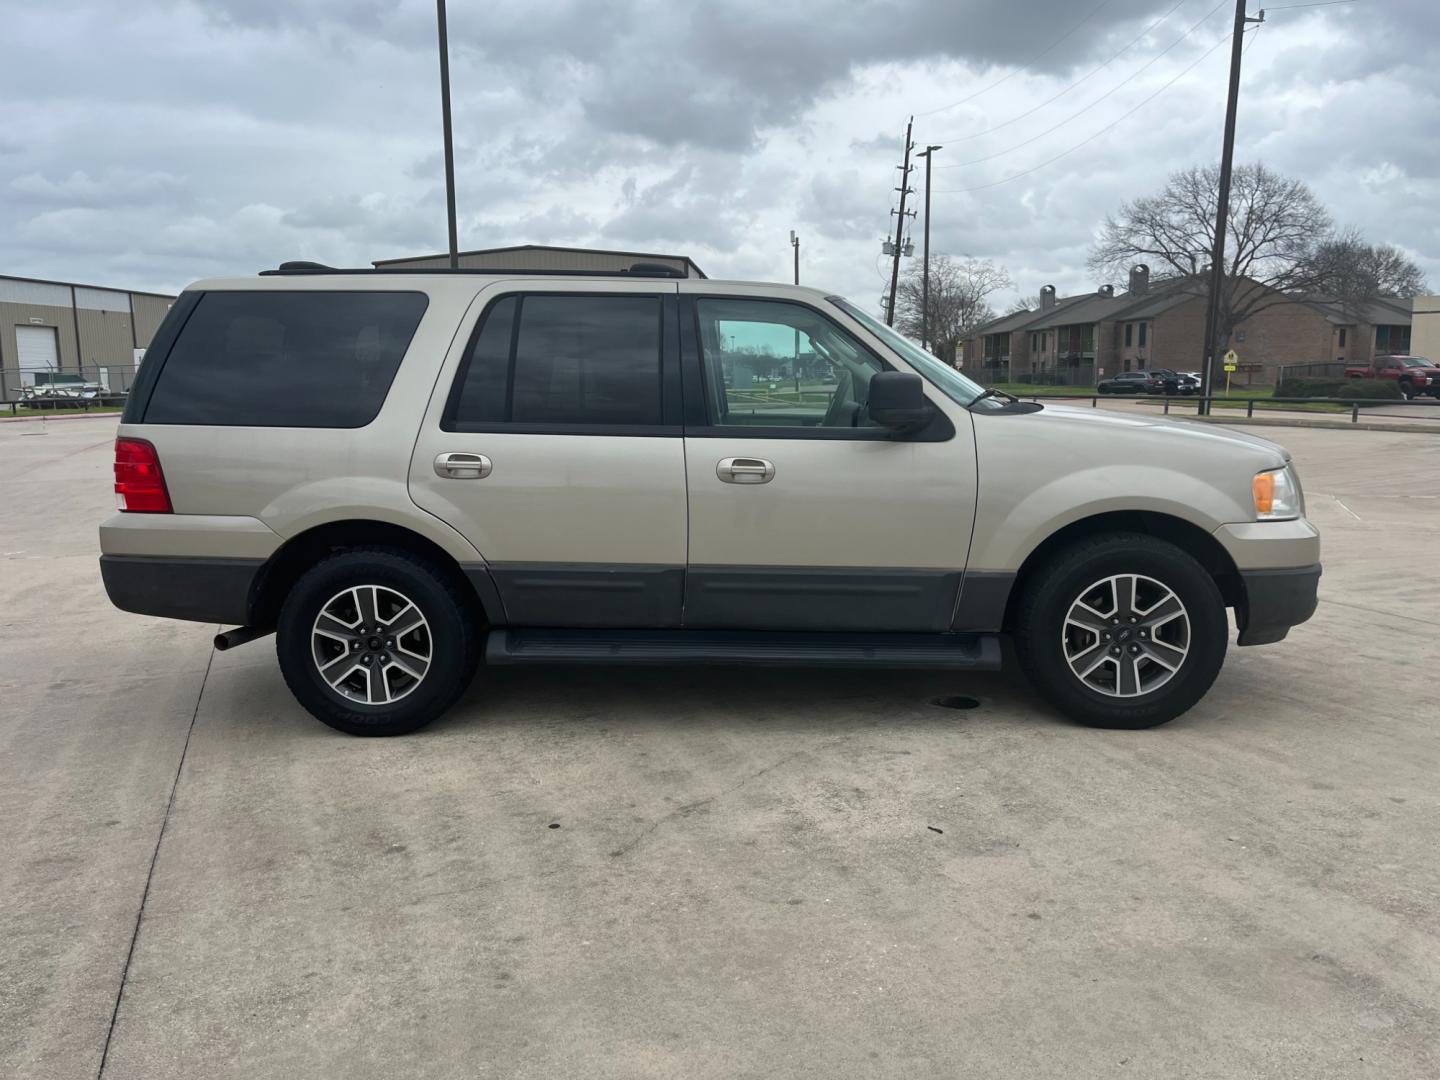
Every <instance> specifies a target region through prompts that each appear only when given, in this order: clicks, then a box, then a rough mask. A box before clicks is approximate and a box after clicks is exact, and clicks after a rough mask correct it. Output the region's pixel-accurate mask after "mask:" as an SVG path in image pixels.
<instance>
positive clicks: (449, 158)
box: [435, 0, 460, 270]
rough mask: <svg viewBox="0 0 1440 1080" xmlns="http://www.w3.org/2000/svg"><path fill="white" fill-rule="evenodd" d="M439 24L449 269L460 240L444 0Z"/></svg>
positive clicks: (438, 2)
mask: <svg viewBox="0 0 1440 1080" xmlns="http://www.w3.org/2000/svg"><path fill="white" fill-rule="evenodd" d="M435 18H436V20H437V22H438V23H439V26H440V121H441V123H442V124H443V125H444V128H445V210H446V213H447V214H448V217H449V225H450V269H451V270H456V269H458V268H459V266H460V242H459V239H458V237H457V235H456V230H455V142H454V139H453V138H452V137H451V134H450V36H449V32H448V31H447V29H446V25H445V0H435Z"/></svg>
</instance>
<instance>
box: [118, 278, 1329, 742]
mask: <svg viewBox="0 0 1440 1080" xmlns="http://www.w3.org/2000/svg"><path fill="white" fill-rule="evenodd" d="M118 435H119V437H118V438H117V440H116V445H115V492H116V498H117V502H118V505H119V509H118V512H117V513H116V514H115V515H114V516H113V517H111V518H109V519H108V520H106V521H105V522H104V524H103V525H101V527H100V541H101V550H102V552H103V555H102V557H101V560H100V566H101V572H102V574H103V576H104V580H105V586H106V589H107V590H108V592H109V594H110V598H111V600H112V601H113V602H114V603H115V604H116V605H118V606H119V607H121V608H123V609H125V610H127V611H134V612H139V613H141V614H146V615H159V616H166V617H169V618H176V619H192V620H195V621H199V622H207V623H223V624H234V625H236V626H237V629H233V630H230V631H229V632H228V633H222V634H220V635H219V637H218V638H217V639H216V645H217V647H220V648H228V647H230V646H234V645H238V644H240V643H242V642H245V641H249V640H252V639H254V638H257V637H260V636H262V635H264V634H268V633H270V632H272V631H273V632H274V633H275V635H276V652H277V654H278V656H279V662H280V669H281V671H282V672H283V673H284V676H285V679H286V681H287V682H288V684H289V686H290V688H291V690H292V691H293V692H294V694H295V696H296V697H297V698H298V699H299V700H300V702H301V703H302V704H303V705H304V706H305V707H306V708H307V709H308V710H310V712H312V713H313V714H314V715H315V716H317V717H318V718H319V719H321V720H322V721H324V722H325V723H327V724H329V725H331V726H332V727H335V728H338V729H340V730H341V731H346V732H350V733H352V734H357V735H392V734H398V733H401V732H407V731H411V730H413V729H415V728H418V727H420V726H421V725H422V724H424V723H426V722H427V721H429V720H431V719H433V718H434V717H436V716H438V715H440V714H441V713H442V712H444V711H445V709H446V708H448V707H449V706H450V705H451V704H452V703H453V702H454V701H455V700H456V699H457V698H458V697H459V695H460V694H461V692H462V691H464V690H465V688H466V687H467V686H468V685H469V684H470V682H471V681H472V679H473V678H474V675H475V670H476V667H477V665H478V664H479V663H480V662H481V661H482V660H483V662H484V663H486V664H536V663H605V664H625V663H630V664H657V663H724V664H732V663H744V664H784V665H803V664H831V665H845V666H854V665H867V664H874V665H887V666H892V667H923V668H950V669H958V670H969V671H978V670H989V669H993V668H996V667H998V666H999V664H1000V656H1001V651H1000V637H1001V635H1005V634H1008V635H1010V636H1011V637H1012V638H1013V640H1014V644H1015V651H1016V654H1017V655H1018V658H1019V660H1020V663H1021V664H1022V665H1023V666H1024V668H1025V670H1026V672H1027V673H1028V674H1029V676H1030V678H1031V680H1032V681H1033V682H1034V684H1035V686H1036V687H1037V688H1038V689H1039V690H1040V692H1041V693H1042V694H1043V695H1044V696H1045V697H1046V698H1047V699H1048V700H1049V701H1050V702H1051V703H1053V704H1054V706H1055V707H1056V708H1057V709H1058V710H1059V711H1060V712H1062V713H1064V714H1065V715H1067V716H1069V717H1072V718H1074V719H1075V720H1078V721H1081V722H1083V723H1087V724H1094V725H1100V726H1105V727H1119V728H1142V727H1149V726H1151V725H1154V724H1159V723H1162V722H1164V721H1166V720H1169V719H1171V718H1172V717H1174V716H1176V715H1178V714H1180V713H1181V712H1183V711H1185V710H1186V709H1187V708H1189V707H1190V706H1191V705H1193V704H1194V703H1195V702H1196V701H1197V700H1199V698H1200V697H1201V696H1202V695H1203V694H1204V693H1205V691H1206V690H1207V689H1208V688H1209V686H1210V684H1211V682H1212V681H1213V680H1214V679H1215V676H1216V674H1217V673H1218V672H1219V670H1220V665H1221V662H1222V660H1223V659H1224V656H1225V649H1226V644H1227V641H1228V638H1229V621H1228V619H1227V616H1226V609H1227V608H1233V609H1234V612H1235V622H1236V624H1237V625H1238V627H1239V636H1238V643H1239V644H1240V645H1261V644H1266V643H1269V642H1275V641H1279V640H1280V639H1281V638H1283V637H1284V636H1285V634H1286V632H1287V631H1288V629H1289V628H1290V627H1291V626H1293V625H1295V624H1296V623H1300V622H1303V621H1304V620H1305V619H1307V618H1309V616H1310V615H1311V613H1312V612H1313V611H1314V608H1315V599H1316V583H1317V581H1318V579H1319V576H1320V566H1319V557H1320V541H1319V535H1318V533H1317V532H1316V530H1315V527H1314V526H1312V525H1311V524H1310V523H1309V522H1308V521H1306V520H1305V516H1304V512H1305V507H1304V500H1303V496H1302V494H1301V490H1300V484H1299V481H1298V479H1297V477H1296V474H1295V469H1294V466H1293V465H1292V464H1291V463H1290V461H1289V455H1288V454H1287V453H1286V452H1285V451H1284V450H1283V449H1281V448H1280V447H1278V446H1275V445H1274V444H1272V443H1269V442H1265V441H1263V440H1261V439H1256V438H1251V437H1248V436H1244V435H1239V434H1235V433H1232V432H1229V431H1225V430H1221V429H1218V428H1213V427H1206V426H1200V425H1187V424H1178V423H1170V422H1165V421H1162V420H1159V419H1152V418H1149V417H1142V416H1129V415H1117V414H1115V413H1112V412H1104V411H1096V410H1092V409H1088V408H1080V409H1075V408H1062V407H1055V406H1049V405H1047V406H1044V407H1041V406H1039V405H1036V404H1033V403H1021V402H1018V401H1015V400H1013V399H1009V398H1007V397H1006V396H1005V395H1001V394H997V393H995V392H993V391H984V390H982V389H981V388H980V387H979V386H977V385H975V384H974V383H973V382H971V381H970V380H968V379H966V378H965V377H964V376H963V375H962V374H960V373H959V372H957V371H955V370H954V369H952V368H950V367H949V366H947V365H945V364H943V363H941V362H939V361H937V360H936V359H935V358H934V357H932V356H930V355H929V354H928V353H925V352H923V351H921V350H920V349H919V348H917V347H916V346H915V345H913V344H912V343H911V342H909V341H907V340H906V339H904V338H903V337H901V336H900V335H898V334H896V333H895V332H894V331H892V330H890V329H888V328H887V327H885V326H884V325H882V324H881V323H879V322H877V321H876V320H875V319H873V318H872V317H870V316H869V315H867V314H865V313H864V312H863V311H860V310H859V309H858V308H856V307H855V306H854V305H852V304H850V303H848V302H846V301H845V300H842V299H841V298H839V297H836V296H831V295H827V294H826V293H824V292H822V291H817V290H815V289H807V288H800V287H792V286H788V285H770V284H749V283H739V282H724V281H711V280H700V279H690V278H679V277H676V276H674V274H673V272H671V271H669V270H668V269H667V268H664V267H657V266H653V265H646V264H637V265H636V266H635V267H633V268H632V269H631V270H630V271H628V272H618V273H608V272H607V273H599V272H596V273H573V272H567V273H564V274H544V273H536V272H534V271H514V272H509V271H486V272H483V273H477V272H470V271H452V272H430V271H425V272H408V273H407V272H398V273H397V272H374V271H368V270H334V269H330V268H328V267H321V266H317V265H315V264H310V263H298V264H297V263H287V264H285V265H284V266H282V267H281V268H280V269H279V270H276V271H268V272H266V273H263V274H261V275H259V276H258V277H255V278H250V279H238V280H218V281H202V282H199V283H197V284H196V285H194V286H192V287H191V288H189V289H187V290H186V291H185V292H184V293H183V294H182V295H181V296H180V298H179V299H178V300H177V301H176V303H175V305H174V307H173V308H172V309H171V311H170V314H169V316H168V317H167V319H166V320H165V322H164V325H163V326H162V327H161V328H160V330H159V331H158V333H157V334H156V337H155V340H154V341H153V343H152V344H151V346H150V349H149V351H148V352H147V354H146V359H145V364H144V366H143V367H142V368H141V370H140V374H139V377H138V379H137V380H136V383H135V386H134V388H133V390H132V392H131V395H130V399H129V402H128V404H127V405H126V408H125V414H124V417H123V420H122V422H121V425H120V428H119V433H118Z"/></svg>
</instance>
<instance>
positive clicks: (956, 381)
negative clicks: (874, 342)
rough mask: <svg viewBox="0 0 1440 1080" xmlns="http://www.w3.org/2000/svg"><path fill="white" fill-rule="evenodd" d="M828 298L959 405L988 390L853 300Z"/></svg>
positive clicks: (837, 297)
mask: <svg viewBox="0 0 1440 1080" xmlns="http://www.w3.org/2000/svg"><path fill="white" fill-rule="evenodd" d="M827 299H828V300H829V301H830V303H832V304H834V305H835V306H836V307H838V308H839V309H840V310H841V311H843V312H845V314H847V315H849V316H850V317H851V318H852V319H854V320H855V321H856V322H858V323H859V324H860V325H861V326H863V327H865V329H866V330H869V331H870V332H871V333H872V334H874V335H875V336H876V337H878V338H879V339H880V340H881V341H883V342H885V344H886V345H888V346H890V348H892V349H894V350H895V351H896V352H897V353H899V354H900V355H901V356H902V357H904V358H905V362H906V363H907V364H909V365H910V366H911V367H913V368H914V369H915V370H916V371H918V372H919V373H920V375H921V377H922V378H924V379H925V380H926V381H927V382H929V383H930V384H931V385H932V386H934V387H936V388H937V389H938V390H939V391H940V392H941V393H942V394H944V395H945V396H946V397H948V398H949V399H950V400H951V401H953V402H955V403H956V404H957V405H971V404H973V403H974V402H975V399H976V398H978V397H979V396H980V395H981V394H983V393H984V392H985V391H984V389H983V388H982V387H980V386H979V385H977V384H976V383H974V382H972V381H971V380H969V379H967V378H966V377H965V376H964V375H961V374H960V372H958V371H956V370H955V369H954V368H952V367H951V366H950V365H949V364H947V363H945V362H943V361H941V360H938V359H936V358H935V357H933V356H931V355H930V354H929V353H928V352H926V351H925V350H924V349H922V348H920V346H919V345H916V344H915V343H914V342H913V341H911V340H910V339H909V338H907V337H905V336H904V335H902V334H898V333H896V332H895V331H894V330H892V329H891V328H890V327H888V326H886V325H885V324H884V323H882V322H881V321H880V320H879V319H875V318H872V317H871V316H869V315H866V314H865V313H864V312H863V311H861V310H860V309H859V308H857V307H856V306H855V305H854V304H852V303H850V301H848V300H846V299H843V298H842V297H839V296H831V297H827Z"/></svg>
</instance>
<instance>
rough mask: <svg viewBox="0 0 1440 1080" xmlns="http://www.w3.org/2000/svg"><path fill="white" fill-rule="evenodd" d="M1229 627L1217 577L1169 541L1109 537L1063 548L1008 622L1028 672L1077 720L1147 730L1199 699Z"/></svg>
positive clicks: (1134, 536)
mask: <svg viewBox="0 0 1440 1080" xmlns="http://www.w3.org/2000/svg"><path fill="white" fill-rule="evenodd" d="M1228 637H1229V623H1228V622H1227V620H1226V617H1225V602H1224V600H1223V599H1222V598H1221V596H1220V590H1219V589H1218V588H1217V587H1216V585H1215V581H1214V579H1213V578H1212V577H1211V576H1210V574H1209V573H1207V572H1206V570H1205V568H1204V567H1202V566H1201V565H1200V564H1199V563H1198V562H1197V561H1196V560H1195V559H1194V558H1193V557H1192V556H1191V555H1189V554H1188V553H1186V552H1185V551H1183V550H1181V549H1180V548H1178V547H1176V546H1175V545H1174V544H1171V543H1168V542H1166V541H1164V540H1160V539H1157V538H1156V537H1153V536H1148V535H1145V534H1142V533H1112V534H1109V535H1105V536H1099V537H1093V538H1090V539H1087V540H1083V541H1081V542H1079V543H1078V544H1076V545H1074V546H1073V547H1070V548H1067V549H1066V550H1064V551H1063V552H1061V553H1060V554H1059V555H1058V556H1057V557H1056V558H1055V559H1053V560H1052V561H1051V562H1050V563H1049V564H1048V565H1046V566H1045V567H1044V568H1043V569H1042V570H1041V571H1040V572H1039V574H1038V575H1037V576H1036V577H1035V578H1034V579H1033V580H1032V581H1031V582H1030V583H1029V585H1028V586H1027V587H1026V591H1025V593H1024V595H1023V596H1022V598H1021V602H1020V608H1019V611H1018V613H1017V617H1016V623H1015V645H1016V652H1017V653H1018V655H1019V658H1020V662H1021V664H1022V666H1023V667H1024V668H1025V672H1026V674H1027V675H1028V676H1029V677H1030V680H1031V681H1032V682H1033V683H1034V684H1035V686H1036V688H1037V689H1038V690H1039V691H1040V693H1041V694H1042V695H1043V696H1044V697H1045V698H1046V699H1047V700H1048V701H1049V702H1050V703H1051V704H1052V705H1054V706H1055V707H1056V708H1057V709H1059V710H1060V711H1061V712H1063V713H1064V714H1065V715H1067V716H1069V717H1070V718H1072V719H1074V720H1077V721H1079V722H1080V723H1083V724H1090V725H1092V726H1095V727H1108V728H1147V727H1154V726H1155V725H1157V724H1163V723H1165V722H1166V721H1167V720H1172V719H1174V718H1175V717H1177V716H1179V715H1180V714H1181V713H1183V712H1185V710H1187V709H1189V708H1190V707H1191V706H1192V705H1194V704H1195V703H1196V702H1197V701H1199V700H1200V698H1202V697H1203V696H1204V695H1205V692H1206V691H1207V690H1209V688H1210V684H1211V683H1213V682H1214V681H1215V676H1216V675H1217V674H1218V673H1219V671H1220V665H1221V663H1222V662H1223V661H1224V659H1225V646H1226V642H1227V639H1228Z"/></svg>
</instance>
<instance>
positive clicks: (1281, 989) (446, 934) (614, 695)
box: [0, 420, 1440, 1080]
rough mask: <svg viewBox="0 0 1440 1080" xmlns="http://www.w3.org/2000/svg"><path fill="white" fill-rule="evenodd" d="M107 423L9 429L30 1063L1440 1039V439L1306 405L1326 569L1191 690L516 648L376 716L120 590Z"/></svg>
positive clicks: (9, 656) (629, 1060)
mask: <svg viewBox="0 0 1440 1080" xmlns="http://www.w3.org/2000/svg"><path fill="white" fill-rule="evenodd" d="M112 432H113V421H102V420H92V421H84V422H76V421H72V422H67V423H65V424H63V425H60V424H54V425H42V424H40V423H39V422H36V423H35V424H33V425H5V426H4V427H3V428H0V498H3V503H0V505H3V506H4V507H5V510H4V516H3V520H0V556H3V558H4V562H3V567H4V578H3V590H4V597H5V608H4V611H5V615H4V616H3V617H0V653H3V658H4V664H3V668H0V683H3V685H0V690H3V693H4V698H3V700H4V701H5V707H4V709H3V710H0V836H3V837H4V839H5V844H6V849H7V850H6V853H5V858H4V859H0V1075H3V1076H7V1077H12V1076H13V1077H45V1078H51V1077H95V1076H97V1074H102V1070H101V1060H102V1056H103V1057H104V1067H103V1074H102V1075H103V1076H104V1077H115V1078H120V1077H126V1078H141V1077H143V1078H146V1080H164V1078H170V1077H176V1078H179V1077H186V1078H190V1077H196V1076H205V1077H208V1078H217V1077H257V1078H258V1077H266V1078H269V1077H275V1076H306V1077H330V1076H334V1077H346V1078H351V1077H353V1078H370V1077H374V1078H381V1077H395V1076H405V1077H455V1076H497V1077H522V1078H528V1077H536V1078H539V1077H545V1078H557V1077H586V1078H595V1077H652V1076H653V1077H667V1078H670V1077H682V1076H683V1077H716V1078H719V1077H727V1078H729V1077H737V1076H741V1077H743V1076H754V1077H760V1076H764V1077H814V1076H825V1075H828V1076H876V1077H892V1076H893V1077H906V1078H907V1080H909V1078H914V1077H917V1076H921V1077H931V1076H933V1077H954V1076H961V1075H967V1076H985V1077H1036V1076H1064V1077H1067V1078H1070V1077H1102V1076H1103V1077H1113V1076H1116V1075H1134V1076H1139V1077H1152V1076H1162V1075H1164V1076H1206V1077H1239V1076H1265V1077H1297V1078H1298V1077H1304V1078H1307V1080H1309V1078H1314V1077H1369V1076H1377V1077H1378V1076H1383V1077H1386V1078H1387V1080H1388V1078H1395V1077H1433V1076H1435V1075H1437V1074H1440V1005H1437V1003H1440V845H1437V844H1436V843H1435V837H1436V835H1437V834H1440V786H1437V783H1436V776H1437V775H1440V735H1437V731H1436V722H1437V718H1440V694H1437V691H1436V689H1435V683H1434V678H1433V671H1434V665H1435V660H1434V656H1435V647H1436V641H1437V635H1440V596H1437V592H1436V590H1435V588H1434V587H1433V586H1432V584H1431V581H1430V578H1429V577H1428V576H1426V574H1425V573H1422V574H1417V573H1416V572H1415V571H1416V570H1417V569H1419V570H1422V571H1423V570H1424V568H1425V567H1427V566H1428V565H1429V563H1430V562H1431V561H1432V559H1433V556H1434V554H1435V553H1436V552H1440V499H1437V497H1436V495H1435V494H1434V493H1433V486H1431V485H1428V484H1423V485H1422V484H1417V483H1416V479H1415V478H1416V477H1426V476H1430V475H1433V474H1434V473H1435V472H1436V470H1437V469H1440V441H1437V440H1435V439H1434V438H1432V437H1424V436H1418V435H1404V434H1389V433H1374V432H1347V433H1343V434H1341V433H1337V432H1328V431H1312V430H1295V431H1284V432H1276V431H1274V430H1273V429H1271V430H1270V431H1269V432H1268V434H1270V435H1271V436H1272V437H1276V436H1278V437H1279V438H1280V440H1281V441H1282V442H1284V443H1285V444H1286V445H1288V446H1290V448H1291V449H1292V451H1294V453H1295V456H1296V459H1297V461H1298V462H1299V465H1300V468H1301V472H1302V477H1303V479H1304V482H1305V486H1306V492H1307V496H1308V499H1309V506H1310V516H1311V517H1312V518H1313V519H1314V520H1315V521H1317V522H1318V523H1319V524H1320V525H1321V527H1322V529H1323V530H1324V532H1325V545H1326V550H1325V561H1326V574H1325V578H1324V580H1323V583H1322V588H1321V592H1322V604H1321V608H1320V611H1319V612H1318V613H1317V615H1316V617H1315V619H1314V620H1312V621H1311V622H1310V623H1308V624H1306V625H1305V626H1302V627H1300V628H1298V629H1297V630H1296V631H1294V632H1293V633H1292V634H1291V637H1290V639H1289V640H1288V641H1286V642H1284V643H1282V644H1280V645H1277V646H1272V647H1267V648H1260V649H1232V650H1231V653H1230V657H1229V659H1228V661H1227V663H1226V667H1225V670H1224V671H1223V672H1222V674H1221V676H1220V678H1219V680H1218V682H1217V684H1216V686H1215V688H1214V690H1213V691H1212V693H1211V694H1210V696H1209V697H1208V698H1207V699H1206V700H1205V701H1204V702H1203V703H1202V704H1201V705H1200V706H1199V707H1197V708H1196V709H1195V710H1193V711H1192V712H1191V713H1190V714H1188V715H1187V716H1185V717H1182V718H1181V719H1179V720H1177V721H1175V722H1174V723H1172V724H1170V725H1168V726H1166V727H1163V728H1160V729H1157V730H1155V731H1151V732H1139V733H1125V732H1100V731H1091V730H1087V729H1083V728H1078V727H1074V726H1071V725H1069V724H1067V723H1065V722H1063V721H1061V720H1059V719H1058V718H1057V717H1055V716H1054V715H1053V714H1051V713H1050V712H1049V710H1048V709H1047V708H1045V707H1044V706H1043V705H1042V704H1040V703H1039V702H1038V700H1037V699H1036V698H1034V696H1033V695H1032V694H1031V693H1030V691H1029V690H1028V688H1027V687H1025V686H1024V685H1023V683H1022V682H1021V681H1020V680H1019V679H1018V678H1002V677H986V678H979V677H972V678H965V679H960V678H957V677H955V676H953V675H946V674H943V673H936V674H928V673H896V672H882V671H863V670H862V671H845V672H814V671H803V670H795V671H745V670H736V671H726V670H717V669H697V670H653V671H646V670H629V669H616V670H611V671H606V670H593V669H583V670H582V669H573V670H572V669H536V670H529V671H527V670H524V669H512V670H505V669H497V670H496V671H494V672H490V673H482V677H481V678H480V679H479V680H477V682H476V685H475V686H474V687H473V688H472V690H471V691H470V693H469V694H468V695H467V697H466V699H465V700H464V702H463V703H462V704H461V706H459V707H458V708H457V709H456V710H455V711H454V712H453V713H452V714H451V715H450V716H448V717H447V718H446V719H445V720H443V721H442V722H440V723H438V724H436V725H434V726H433V727H432V728H430V729H428V730H427V731H425V732H423V733H421V734H419V735H417V736H413V737H409V738H404V739H397V740H388V741H382V740H356V739H348V738H346V737H344V736H341V735H338V734H336V733H334V732H331V731H330V730H329V729H327V728H324V727H323V726H321V725H319V724H318V723H317V722H315V721H313V720H312V719H310V718H309V717H308V716H307V715H306V714H305V713H304V712H303V711H302V710H301V709H300V708H299V707H298V706H297V705H295V703H294V702H293V701H292V700H291V698H290V697H289V695H288V693H287V691H286V690H285V687H284V684H283V682H282V680H281V678H280V675H279V672H278V670H277V669H276V666H275V662H274V655H273V651H272V648H271V646H270V644H269V643H268V642H265V641H262V642H258V643H256V644H254V645H249V646H246V647H244V648H241V649H237V650H234V651H231V652H228V653H222V654H215V655H213V656H212V654H211V651H210V648H209V636H210V635H211V634H212V633H213V628H211V627H204V626H199V625H189V624H181V623H173V624H172V623H167V622H164V621H161V620H148V619H142V618H139V617H136V616H129V615H124V614H121V613H119V612H116V611H113V610H112V609H111V608H110V607H109V605H108V603H107V602H106V601H105V598H104V594H103V590H102V588H101V586H100V582H99V577H98V572H97V570H96V566H95V562H94V559H95V555H96V546H95V533H94V526H95V523H96V522H97V521H98V519H99V518H100V517H101V516H103V514H104V513H106V512H107V508H108V505H109V502H110V494H109V486H108V484H109V463H110V455H109V440H110V436H111V434H112ZM1402 465H1403V467H1401V466H1402ZM943 694H968V695H973V696H974V697H975V698H977V699H978V700H979V703H980V704H979V707H978V708H975V709H972V710H968V711H954V710H949V709H943V708H939V707H936V706H934V705H932V704H931V703H930V702H931V700H932V699H933V698H935V697H937V696H940V695H943ZM192 721H193V722H192ZM182 760H183V765H182ZM177 770H178V772H177ZM172 798H173V802H172ZM552 825H553V826H558V828H552V827H551V826H552ZM937 830H939V831H937ZM152 859H153V874H152V865H151V863H152ZM132 943H133V952H132ZM112 1018H113V1025H112Z"/></svg>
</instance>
